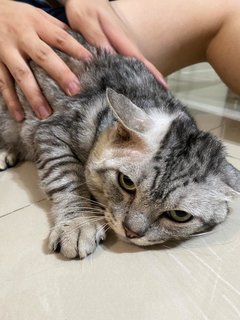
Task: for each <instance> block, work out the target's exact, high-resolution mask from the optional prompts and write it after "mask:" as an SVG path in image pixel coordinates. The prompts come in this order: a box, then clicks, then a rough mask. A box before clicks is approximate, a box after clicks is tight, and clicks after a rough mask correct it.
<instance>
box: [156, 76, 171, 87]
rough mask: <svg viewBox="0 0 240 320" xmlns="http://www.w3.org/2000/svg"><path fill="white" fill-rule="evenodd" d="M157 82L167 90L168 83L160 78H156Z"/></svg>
mask: <svg viewBox="0 0 240 320" xmlns="http://www.w3.org/2000/svg"><path fill="white" fill-rule="evenodd" d="M157 78H158V81H159V82H160V83H161V84H162V85H163V86H164V87H165V88H166V89H169V86H168V83H167V82H166V80H165V79H164V78H163V77H161V76H158V77H157Z"/></svg>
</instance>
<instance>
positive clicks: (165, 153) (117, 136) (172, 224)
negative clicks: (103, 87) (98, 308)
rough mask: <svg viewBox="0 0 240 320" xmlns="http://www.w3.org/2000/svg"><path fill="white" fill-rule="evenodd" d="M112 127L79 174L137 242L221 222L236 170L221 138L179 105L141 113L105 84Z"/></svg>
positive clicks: (237, 182)
mask: <svg viewBox="0 0 240 320" xmlns="http://www.w3.org/2000/svg"><path fill="white" fill-rule="evenodd" d="M107 101H108V104H109V106H110V108H111V109H112V111H113V113H114V116H115V118H116V119H117V121H116V123H115V125H114V126H113V127H112V128H110V129H107V130H106V131H105V132H104V133H102V135H101V136H100V138H99V141H98V142H97V144H96V147H95V148H94V150H93V151H92V154H91V156H90V159H89V162H88V165H87V169H86V179H87V184H88V187H89V189H90V191H91V192H92V193H93V195H94V196H95V197H96V199H97V200H99V201H100V202H102V203H103V204H104V205H105V206H106V211H105V217H106V220H107V222H108V224H109V225H110V226H111V228H112V229H113V230H114V231H115V232H116V233H117V234H118V235H119V236H120V237H122V238H124V239H128V240H129V241H131V242H133V243H135V244H137V245H152V244H155V243H161V242H164V241H166V240H170V239H185V238H188V237H190V236H191V235H192V234H195V233H198V232H202V231H204V230H206V229H208V228H209V227H212V226H215V225H217V224H218V223H221V222H222V221H224V219H225V218H226V216H227V214H228V202H229V200H230V198H231V195H232V194H234V193H239V192H240V172H239V171H238V170H236V169H235V168H234V167H233V166H232V165H230V164H229V163H228V162H227V160H226V158H225V153H224V149H223V146H222V143H221V142H220V141H219V140H218V139H217V138H216V137H214V136H212V135H211V134H209V133H206V132H203V131H200V130H199V129H198V128H197V127H196V124H195V122H194V121H193V120H192V118H191V117H190V116H189V115H188V114H187V113H186V112H184V109H181V108H176V112H171V113H167V112H164V111H163V109H161V108H155V109H154V108H153V109H152V108H151V110H147V111H146V112H145V111H143V110H142V109H140V108H139V107H137V106H136V105H134V104H133V103H132V102H131V101H130V100H129V99H127V98H126V97H125V96H123V95H121V94H118V93H116V92H114V91H113V90H111V89H108V90H107Z"/></svg>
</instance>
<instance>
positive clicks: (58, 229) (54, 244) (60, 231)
mask: <svg viewBox="0 0 240 320" xmlns="http://www.w3.org/2000/svg"><path fill="white" fill-rule="evenodd" d="M78 236H79V231H78V230H74V231H72V232H68V231H66V230H64V226H55V227H54V228H53V229H52V231H51V232H50V235H49V249H50V251H54V252H61V253H62V255H64V257H66V258H69V259H73V258H76V257H77V256H78V250H77V248H78V246H77V242H78Z"/></svg>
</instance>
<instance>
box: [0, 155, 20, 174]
mask: <svg viewBox="0 0 240 320" xmlns="http://www.w3.org/2000/svg"><path fill="white" fill-rule="evenodd" d="M16 161H17V159H16V156H15V154H14V153H12V152H8V151H5V150H1V151H0V171H3V170H6V169H7V168H9V167H13V166H14V165H15V164H16Z"/></svg>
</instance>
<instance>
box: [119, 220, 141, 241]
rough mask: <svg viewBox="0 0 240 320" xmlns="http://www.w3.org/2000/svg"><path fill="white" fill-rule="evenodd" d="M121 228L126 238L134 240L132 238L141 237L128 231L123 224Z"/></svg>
mask: <svg viewBox="0 0 240 320" xmlns="http://www.w3.org/2000/svg"><path fill="white" fill-rule="evenodd" d="M123 228H124V230H125V234H126V237H127V238H130V239H134V238H140V237H141V235H139V234H137V233H136V232H134V231H132V230H131V229H129V228H128V227H127V226H126V225H125V224H124V223H123Z"/></svg>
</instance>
